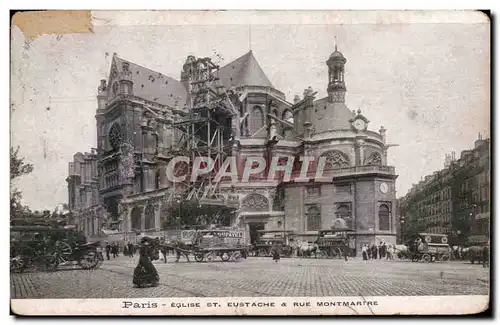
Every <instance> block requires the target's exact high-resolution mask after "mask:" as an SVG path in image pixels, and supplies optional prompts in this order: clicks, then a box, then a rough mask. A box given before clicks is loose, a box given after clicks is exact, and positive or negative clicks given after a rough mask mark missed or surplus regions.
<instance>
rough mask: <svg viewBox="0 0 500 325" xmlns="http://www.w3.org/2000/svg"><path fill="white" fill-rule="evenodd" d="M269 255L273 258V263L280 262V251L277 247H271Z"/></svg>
mask: <svg viewBox="0 0 500 325" xmlns="http://www.w3.org/2000/svg"><path fill="white" fill-rule="evenodd" d="M271 255H272V257H273V261H275V262H278V261H279V260H280V249H279V247H278V246H277V245H275V246H273V248H272V251H271Z"/></svg>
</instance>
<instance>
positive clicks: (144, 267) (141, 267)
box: [133, 237, 160, 288]
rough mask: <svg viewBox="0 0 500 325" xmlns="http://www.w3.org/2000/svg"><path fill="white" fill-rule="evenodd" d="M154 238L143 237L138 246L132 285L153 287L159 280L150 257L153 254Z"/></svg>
mask: <svg viewBox="0 0 500 325" xmlns="http://www.w3.org/2000/svg"><path fill="white" fill-rule="evenodd" d="M154 251H155V248H154V240H153V239H152V238H149V237H144V238H142V240H141V245H140V247H139V264H137V267H136V268H135V270H134V280H133V283H134V286H135V287H138V288H144V287H154V286H157V285H158V283H159V282H160V277H159V275H158V271H156V268H155V267H154V265H153V263H152V262H151V259H152V258H153V255H154Z"/></svg>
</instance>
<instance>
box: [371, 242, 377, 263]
mask: <svg viewBox="0 0 500 325" xmlns="http://www.w3.org/2000/svg"><path fill="white" fill-rule="evenodd" d="M377 257H378V248H377V246H376V245H375V244H373V245H372V259H374V260H376V259H377Z"/></svg>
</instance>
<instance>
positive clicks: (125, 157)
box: [120, 143, 135, 180]
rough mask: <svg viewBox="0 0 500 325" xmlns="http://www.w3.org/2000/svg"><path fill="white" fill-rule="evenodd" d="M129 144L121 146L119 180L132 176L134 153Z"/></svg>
mask: <svg viewBox="0 0 500 325" xmlns="http://www.w3.org/2000/svg"><path fill="white" fill-rule="evenodd" d="M133 149H134V148H133V147H132V145H131V144H130V143H124V144H122V146H121V153H122V159H121V164H120V178H121V179H122V180H126V179H130V178H133V177H134V176H135V174H134V151H133Z"/></svg>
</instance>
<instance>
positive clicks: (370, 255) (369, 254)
mask: <svg viewBox="0 0 500 325" xmlns="http://www.w3.org/2000/svg"><path fill="white" fill-rule="evenodd" d="M366 254H367V255H368V259H369V260H371V259H372V249H371V246H368V245H366Z"/></svg>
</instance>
